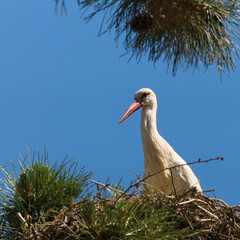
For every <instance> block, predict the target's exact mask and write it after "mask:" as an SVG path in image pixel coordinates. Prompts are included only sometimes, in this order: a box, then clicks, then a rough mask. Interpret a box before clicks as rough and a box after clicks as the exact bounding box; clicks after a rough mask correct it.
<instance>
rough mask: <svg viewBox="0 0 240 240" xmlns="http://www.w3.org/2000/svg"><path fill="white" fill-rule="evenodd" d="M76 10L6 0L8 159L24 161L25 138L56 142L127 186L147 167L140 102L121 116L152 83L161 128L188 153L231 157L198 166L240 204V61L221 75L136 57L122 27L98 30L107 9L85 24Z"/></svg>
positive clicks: (0, 75)
mask: <svg viewBox="0 0 240 240" xmlns="http://www.w3.org/2000/svg"><path fill="white" fill-rule="evenodd" d="M66 3H67V10H68V13H67V15H63V16H60V15H59V16H56V15H55V14H54V7H55V5H54V2H53V1H51V0H44V1H33V0H25V1H16V0H8V1H2V2H1V8H0V31H1V40H0V42H1V44H0V111H1V115H0V165H7V166H9V162H10V159H12V160H13V161H14V162H16V161H17V157H18V152H20V153H21V154H22V155H25V154H26V152H27V151H26V145H28V147H29V148H33V149H35V150H41V151H43V149H44V144H46V145H47V149H48V151H49V156H50V160H51V163H54V162H55V161H56V160H62V159H63V158H64V157H65V155H66V154H69V156H70V157H73V158H74V159H75V160H77V161H79V163H80V165H83V164H85V165H86V169H87V170H90V171H94V172H95V176H94V179H95V180H100V181H102V182H105V181H106V179H107V178H108V177H110V181H111V182H112V183H117V182H118V181H119V180H120V178H123V184H124V185H127V184H128V183H129V182H130V180H131V179H134V178H135V176H134V174H133V173H132V172H131V171H130V169H134V170H135V171H136V172H137V173H139V174H142V171H143V166H144V159H143V151H142V144H141V136H140V111H138V112H136V113H135V114H134V115H132V116H131V117H130V118H129V119H128V120H126V121H125V122H124V123H122V124H121V125H118V121H119V119H120V118H121V116H122V114H123V113H124V112H125V110H126V109H127V107H128V106H129V104H130V103H131V102H132V101H133V95H134V93H135V92H136V91H137V90H138V89H140V88H142V87H148V88H151V89H153V90H154V91H155V93H156V95H157V97H158V113H157V118H158V130H159V132H160V134H161V135H162V136H163V137H164V138H165V139H166V140H167V141H168V142H169V143H170V144H171V145H172V146H173V148H174V149H175V150H176V152H178V153H179V155H180V156H182V158H183V159H185V160H186V161H188V162H191V161H195V160H197V159H198V158H202V159H208V158H211V157H217V156H224V157H225V161H223V162H220V161H219V162H211V163H208V164H198V165H194V166H193V170H194V172H195V174H196V175H197V177H198V178H199V179H200V181H201V185H202V187H203V189H205V190H207V189H215V194H216V196H217V197H218V198H221V199H223V200H224V201H226V202H227V203H229V204H239V203H240V191H239V187H238V183H239V176H240V174H239V172H240V156H239V155H240V154H239V151H240V108H239V103H240V94H239V89H240V77H239V76H240V70H239V67H240V61H239V60H238V59H236V58H235V59H236V64H237V68H236V70H235V71H234V72H232V73H231V75H230V78H228V77H225V76H224V77H223V81H222V82H221V81H220V76H219V73H218V71H217V69H216V67H212V68H209V70H208V71H207V72H205V73H204V71H203V70H202V69H201V70H200V71H195V72H194V73H192V71H191V70H189V71H188V72H186V73H182V72H181V70H180V71H179V72H178V73H177V76H176V77H173V76H172V75H171V73H170V72H169V73H168V74H167V73H166V65H165V64H162V63H160V62H159V63H158V64H156V67H155V68H154V66H153V64H152V63H149V62H148V61H147V57H144V58H143V59H142V61H141V62H140V63H139V64H137V62H136V61H134V60H132V61H131V62H130V63H128V57H119V56H120V55H121V54H123V53H124V49H123V47H122V46H121V42H120V43H119V46H118V47H116V44H115V42H114V41H113V38H114V34H111V35H109V34H105V35H103V36H102V37H99V38H98V37H97V34H98V30H99V27H100V24H101V17H100V16H99V17H97V18H95V19H94V20H93V21H91V22H90V23H89V24H85V23H84V21H83V20H82V19H80V18H79V16H80V13H79V11H78V7H77V6H76V5H75V4H74V1H67V2H66Z"/></svg>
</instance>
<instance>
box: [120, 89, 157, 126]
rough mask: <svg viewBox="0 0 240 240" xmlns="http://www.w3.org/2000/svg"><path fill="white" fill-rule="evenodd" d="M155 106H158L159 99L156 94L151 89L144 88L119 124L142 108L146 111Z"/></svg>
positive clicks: (136, 95) (135, 96) (136, 94)
mask: <svg viewBox="0 0 240 240" xmlns="http://www.w3.org/2000/svg"><path fill="white" fill-rule="evenodd" d="M154 106H157V98H156V95H155V93H154V92H153V91H152V90H151V89H149V88H142V89H140V90H138V91H137V92H136V93H135V95H134V101H133V102H132V104H131V105H130V106H129V108H128V109H127V111H126V112H125V113H124V114H123V116H122V118H121V119H120V121H119V123H121V122H123V121H124V120H126V119H127V118H128V117H129V116H130V115H131V114H132V113H134V112H135V111H137V110H138V109H139V108H140V107H142V108H143V109H146V108H153V107H154Z"/></svg>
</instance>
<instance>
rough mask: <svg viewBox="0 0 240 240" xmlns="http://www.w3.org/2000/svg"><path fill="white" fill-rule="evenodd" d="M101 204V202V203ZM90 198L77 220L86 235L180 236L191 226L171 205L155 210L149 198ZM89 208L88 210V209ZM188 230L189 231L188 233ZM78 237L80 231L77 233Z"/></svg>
mask: <svg viewBox="0 0 240 240" xmlns="http://www.w3.org/2000/svg"><path fill="white" fill-rule="evenodd" d="M98 204H99V203H98ZM96 205H97V204H96V203H94V202H87V203H85V204H84V205H83V206H81V207H82V210H81V212H80V215H79V216H81V217H80V218H79V222H78V224H79V225H80V226H81V233H80V234H79V233H78V236H84V239H179V238H180V237H185V238H186V237H187V236H188V234H189V232H190V233H191V234H192V231H191V230H190V229H189V226H187V225H186V224H185V226H184V221H183V219H181V217H178V216H177V215H176V214H175V213H174V212H173V209H171V208H170V207H168V206H165V207H162V208H159V209H157V210H156V208H155V207H156V205H155V204H154V203H153V202H151V203H150V202H149V199H148V201H144V200H143V201H137V200H136V201H129V200H126V199H121V200H120V201H114V200H112V202H109V201H103V202H102V203H100V206H99V207H100V208H101V211H98V212H96V211H95V209H96V208H97V206H96ZM86 211H87V213H86ZM187 233H188V234H187ZM75 237H76V239H77V235H75Z"/></svg>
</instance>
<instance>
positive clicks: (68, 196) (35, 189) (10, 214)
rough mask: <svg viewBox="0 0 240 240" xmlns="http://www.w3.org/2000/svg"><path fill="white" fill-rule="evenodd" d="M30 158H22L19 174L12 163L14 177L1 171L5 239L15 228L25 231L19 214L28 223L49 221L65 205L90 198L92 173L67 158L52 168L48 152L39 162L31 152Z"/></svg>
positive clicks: (0, 196) (0, 203)
mask: <svg viewBox="0 0 240 240" xmlns="http://www.w3.org/2000/svg"><path fill="white" fill-rule="evenodd" d="M28 159H29V164H26V158H23V157H22V156H21V155H20V159H19V160H18V164H19V168H20V172H18V171H17V167H16V166H15V165H14V163H13V162H12V168H13V173H12V174H10V173H9V172H8V171H7V170H6V169H5V168H2V169H1V172H2V174H3V178H2V179H0V181H1V188H0V212H1V222H0V224H1V227H2V228H3V229H4V231H3V234H5V235H6V236H7V235H8V234H10V235H11V229H12V228H14V229H15V230H16V229H17V230H18V231H22V230H21V227H22V223H21V221H20V219H19V216H17V214H18V213H20V215H21V216H22V217H23V218H24V219H25V220H26V219H29V218H31V221H32V222H33V223H34V222H39V221H41V222H44V221H49V220H52V219H53V217H54V215H55V212H57V211H59V210H60V209H61V208H62V207H63V206H70V205H71V204H72V203H73V201H75V200H76V199H77V200H80V199H82V198H84V197H87V196H88V193H87V192H86V189H87V187H88V184H89V183H88V180H89V178H90V176H92V173H87V172H86V171H85V170H84V167H82V168H78V165H77V163H76V162H74V161H72V160H67V157H66V158H65V159H64V160H63V161H62V162H61V163H60V164H58V163H57V162H56V163H55V164H54V166H53V167H51V166H50V165H49V158H48V154H47V151H46V150H45V152H44V154H43V155H40V153H38V156H37V159H36V160H35V154H34V153H32V152H31V153H28Z"/></svg>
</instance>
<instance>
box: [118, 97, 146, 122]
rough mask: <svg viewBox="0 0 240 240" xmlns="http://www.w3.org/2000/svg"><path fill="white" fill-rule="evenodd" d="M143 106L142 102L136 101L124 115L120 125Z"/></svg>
mask: <svg viewBox="0 0 240 240" xmlns="http://www.w3.org/2000/svg"><path fill="white" fill-rule="evenodd" d="M141 106H142V104H141V103H140V102H137V101H136V100H134V101H133V102H132V104H131V105H130V107H129V108H128V109H127V111H126V112H125V113H124V114H123V116H122V118H121V119H120V121H119V124H120V123H121V122H123V121H124V120H126V119H127V118H128V117H129V116H130V115H131V114H132V113H134V112H135V111H137V110H138V109H139V108H140V107H141Z"/></svg>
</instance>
